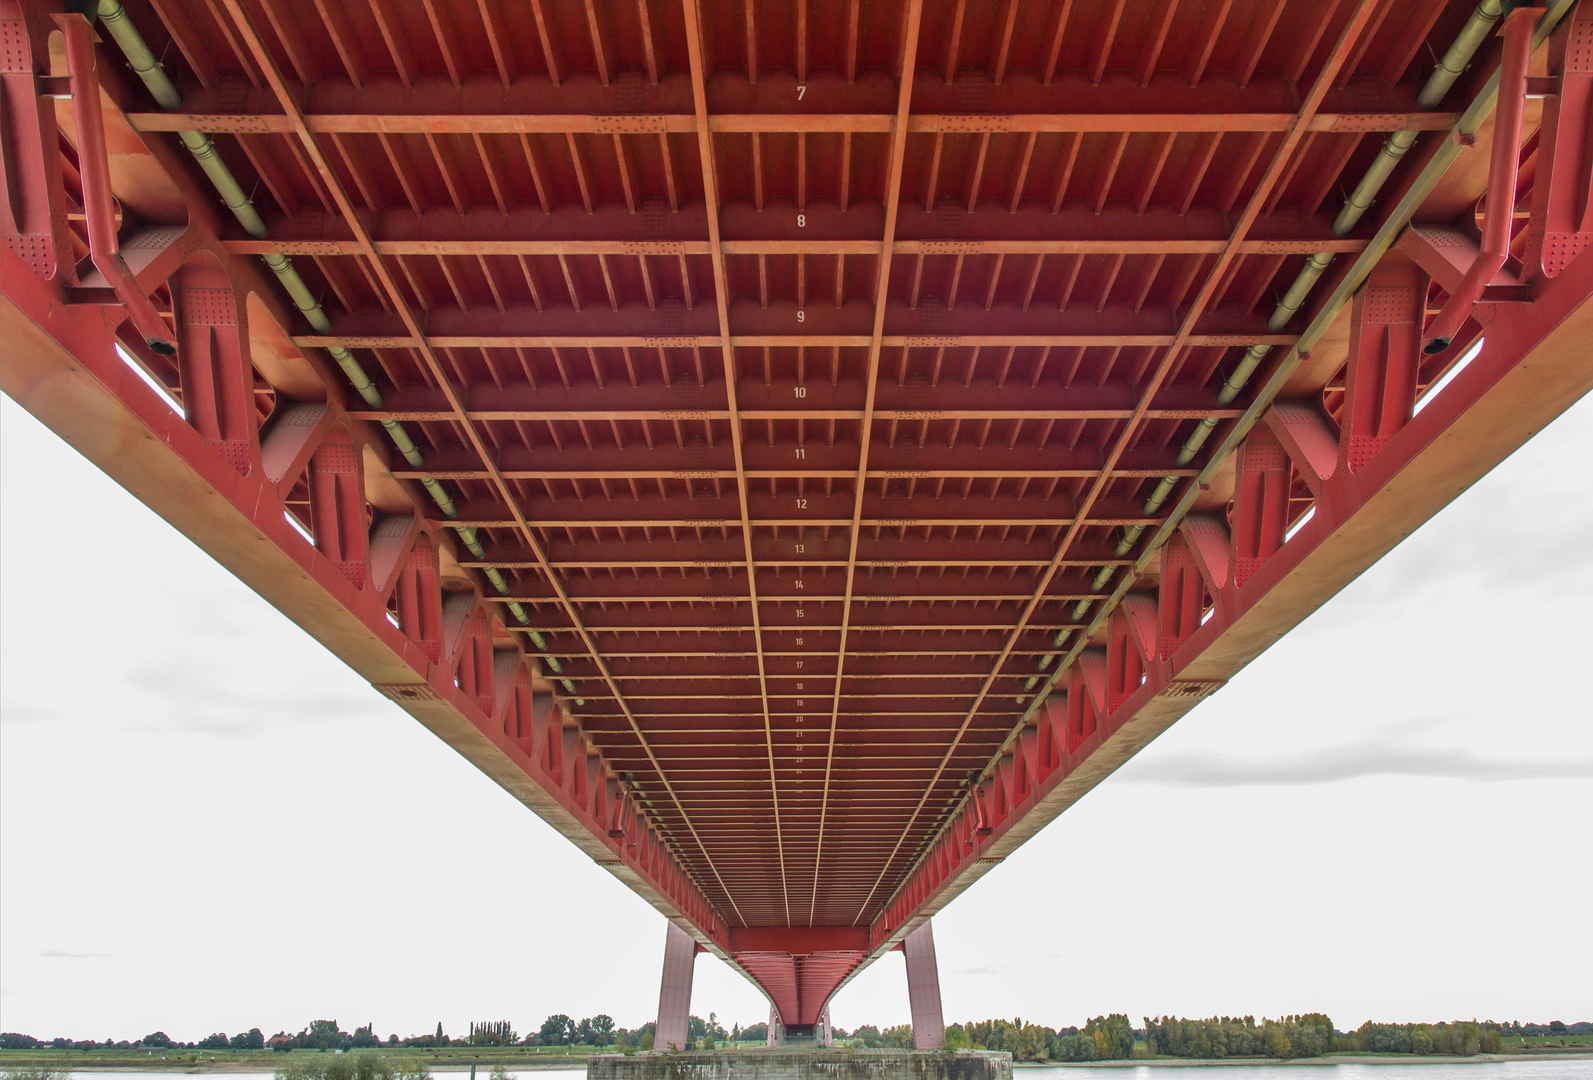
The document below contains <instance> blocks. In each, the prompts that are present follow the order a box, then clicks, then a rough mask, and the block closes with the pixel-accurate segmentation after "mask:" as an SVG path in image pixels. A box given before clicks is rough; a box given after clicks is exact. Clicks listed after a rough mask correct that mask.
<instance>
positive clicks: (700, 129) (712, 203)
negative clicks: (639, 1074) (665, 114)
mask: <svg viewBox="0 0 1593 1080" xmlns="http://www.w3.org/2000/svg"><path fill="white" fill-rule="evenodd" d="M684 12H685V20H686V50H687V54H688V56H689V57H690V61H691V93H692V104H693V105H694V107H695V110H696V113H695V117H694V119H695V121H696V123H695V128H694V130H695V131H696V132H697V133H698V134H697V150H698V161H699V162H700V163H701V167H702V185H703V199H704V201H705V202H706V203H707V207H708V249H709V256H710V258H711V260H712V262H713V275H714V304H715V306H716V307H717V309H718V313H719V327H720V339H719V349H720V355H721V358H722V362H723V364H724V376H725V400H726V405H727V416H726V419H728V420H729V421H730V446H731V450H732V452H733V454H734V457H735V475H736V500H737V508H738V509H739V510H740V514H741V550H742V557H743V565H744V566H745V568H746V579H747V581H746V585H747V596H748V600H749V603H748V613H749V614H750V616H751V618H752V633H753V641H754V642H755V645H756V652H757V657H758V683H759V689H760V695H761V700H762V705H763V732H764V746H765V756H766V759H767V761H768V766H769V798H770V800H771V802H772V806H773V810H774V840H775V854H776V858H777V860H778V863H779V868H780V894H781V898H782V900H783V902H784V906H785V921H786V925H787V926H789V925H790V924H791V891H790V887H789V886H788V885H787V883H786V865H785V832H784V830H783V829H782V828H781V825H780V783H779V773H778V769H777V767H776V762H775V750H774V732H773V727H772V723H773V722H772V719H771V717H770V712H769V682H768V678H767V674H766V673H765V671H764V658H763V614H762V612H761V610H760V607H759V603H758V567H757V563H756V562H755V560H754V558H753V547H752V517H751V508H750V504H749V501H748V497H747V495H748V492H747V468H746V461H745V457H744V454H743V451H742V425H741V416H740V411H739V408H738V406H737V391H736V354H735V349H734V347H733V346H732V345H731V342H730V286H729V283H728V282H727V280H726V276H725V258H724V252H723V250H722V249H721V247H720V239H719V193H718V179H717V177H718V170H717V169H716V168H715V166H714V151H713V140H712V137H711V134H710V132H711V128H710V126H709V119H708V76H707V73H706V72H705V71H704V70H703V58H702V23H701V15H700V13H699V12H698V10H697V4H696V0H684Z"/></svg>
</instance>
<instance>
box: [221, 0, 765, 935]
mask: <svg viewBox="0 0 1593 1080" xmlns="http://www.w3.org/2000/svg"><path fill="white" fill-rule="evenodd" d="M223 3H224V4H225V6H226V8H227V12H228V14H229V16H230V17H231V18H232V21H233V23H234V24H235V26H236V27H237V29H238V32H239V35H240V36H241V37H242V39H243V41H244V44H245V45H246V46H247V47H248V49H249V52H250V53H251V55H252V56H253V57H254V60H255V63H256V64H257V65H258V66H259V68H260V70H261V72H262V74H263V75H264V76H265V79H266V81H267V83H268V84H269V85H270V87H271V90H272V92H273V93H274V94H275V95H276V98H277V100H278V102H279V104H280V105H281V107H282V109H283V111H284V112H285V113H286V115H287V117H288V118H289V121H290V122H291V123H292V125H293V132H294V133H295V134H297V135H298V137H299V140H300V142H302V143H303V145H304V149H305V153H306V155H307V156H308V158H309V160H310V163H311V164H312V165H313V166H314V168H315V170H316V173H317V175H318V176H319V177H320V179H321V182H322V183H323V184H324V185H325V186H326V190H327V191H328V192H329V193H330V194H331V196H332V198H333V200H334V201H335V202H336V204H337V207H338V210H339V212H340V213H341V214H342V216H343V218H344V220H345V221H346V222H347V223H348V226H349V228H350V229H351V230H352V231H353V233H354V236H355V239H356V242H357V243H358V244H359V245H360V247H361V253H362V254H364V255H365V257H366V258H367V260H368V261H369V262H370V264H371V268H372V271H373V273H374V274H375V275H376V277H377V278H378V280H379V281H380V283H381V286H382V289H383V291H384V292H386V293H387V295H388V298H389V300H390V301H391V302H392V304H393V307H394V310H395V311H396V312H397V313H398V315H399V317H400V318H401V319H402V320H403V322H404V324H405V326H406V327H407V328H408V330H409V332H410V333H411V334H412V335H414V336H415V337H416V338H418V339H420V344H419V345H418V347H417V351H418V352H419V353H420V355H421V357H422V358H423V360H424V361H425V363H426V365H427V367H428V368H429V369H430V370H431V373H432V377H433V378H434V379H435V380H436V382H437V384H438V386H439V387H441V389H442V390H443V392H444V394H445V395H447V397H448V399H449V404H450V406H451V407H452V409H453V411H454V413H455V414H456V415H457V416H458V419H459V423H460V425H461V429H462V430H463V431H464V433H465V435H466V437H467V438H468V439H469V440H470V443H471V445H472V446H473V447H474V448H475V450H476V452H477V453H478V454H480V455H481V459H482V461H483V462H486V463H487V465H488V469H489V470H492V471H493V482H494V486H496V487H497V488H498V490H499V492H500V494H501V495H502V497H503V499H504V502H505V504H506V505H507V506H508V507H509V509H510V511H511V512H512V513H513V514H514V520H515V527H516V528H517V530H518V531H519V532H520V534H521V536H522V537H523V538H524V540H525V542H526V546H527V547H528V548H530V549H531V551H532V552H533V553H534V555H535V556H536V559H537V562H538V563H539V564H540V566H541V569H542V571H543V573H544V574H545V575H546V576H547V579H548V581H549V583H550V584H551V585H552V587H553V589H554V590H555V592H556V593H558V595H559V599H560V603H561V605H562V606H563V607H564V609H565V611H566V613H567V614H568V616H569V618H570V622H571V624H572V626H573V627H574V628H575V630H576V632H577V633H578V634H579V635H580V637H581V639H582V642H583V643H584V644H585V645H586V646H587V648H588V650H590V652H591V655H592V661H593V663H594V664H595V666H596V667H597V669H598V671H599V672H600V673H601V674H602V677H603V681H604V682H605V683H606V684H607V686H608V688H609V690H610V692H611V693H613V695H614V698H615V701H616V702H617V703H618V704H619V706H620V708H621V709H622V710H623V711H624V712H625V714H626V716H627V717H631V714H630V710H629V707H628V706H627V705H626V703H625V700H624V697H623V695H622V694H621V693H620V689H619V684H618V682H616V681H615V679H614V677H613V675H612V673H610V671H609V670H608V665H607V664H606V663H605V662H604V660H603V657H602V656H601V654H600V653H599V652H598V651H597V646H596V642H595V641H593V640H592V637H591V635H590V634H589V633H588V632H587V630H586V628H585V626H584V625H583V623H582V620H581V615H580V612H579V611H578V610H577V609H576V607H575V604H574V602H573V601H571V600H570V598H569V595H568V593H567V592H566V590H565V588H564V585H563V583H562V581H561V580H560V578H559V575H558V574H557V573H556V572H555V570H554V569H553V566H552V565H551V564H550V563H548V561H547V558H546V555H545V553H544V552H543V550H542V546H541V544H540V542H539V541H538V540H537V537H536V533H535V532H534V530H532V528H531V526H530V523H529V522H528V521H526V519H525V517H524V515H523V514H522V513H521V512H520V510H519V508H518V503H517V501H516V500H515V498H514V493H513V491H512V489H511V488H510V487H509V486H508V483H507V481H505V480H504V478H503V477H502V476H501V475H500V474H498V473H497V472H496V471H495V470H493V469H492V465H491V457H490V455H489V454H488V452H487V446H486V443H485V442H484V441H483V439H482V437H481V434H480V433H479V432H478V431H477V430H476V427H475V425H474V423H472V422H471V420H470V419H469V417H468V416H467V415H466V413H465V408H464V403H463V402H462V401H461V400H459V399H458V397H457V395H456V394H455V392H454V389H453V386H452V383H451V382H450V380H449V378H448V375H447V373H446V371H445V370H444V369H443V366H442V365H441V364H440V363H439V362H438V360H437V357H436V354H435V353H434V352H433V351H432V348H431V346H430V344H429V343H427V342H426V340H425V332H424V329H423V328H422V326H421V324H420V322H419V320H417V319H416V318H415V315H414V313H413V312H412V311H411V310H410V308H409V302H408V300H407V299H406V298H405V296H404V294H403V290H401V289H400V288H399V287H398V283H397V282H396V281H395V280H394V279H393V277H392V275H391V274H390V273H389V272H388V270H387V268H386V266H385V264H384V263H383V261H382V258H381V256H380V255H378V254H377V251H376V247H375V244H374V242H373V241H372V238H371V235H370V233H369V231H368V230H367V229H366V228H365V225H364V222H363V221H362V220H361V219H360V217H359V214H358V212H357V211H356V210H355V208H354V205H353V202H352V201H351V200H350V199H349V197H348V193H347V191H345V190H344V188H343V184H342V181H341V179H339V177H338V176H337V173H336V172H335V171H334V170H333V169H332V167H331V163H330V162H328V161H327V159H326V157H325V155H324V154H323V153H322V152H321V148H320V146H319V145H318V144H317V143H316V140H315V134H314V132H312V131H311V129H310V127H309V124H308V123H307V122H306V119H305V114H304V112H303V111H302V110H301V109H300V108H299V105H298V103H297V101H295V100H294V98H293V96H292V94H291V92H290V91H289V89H288V86H287V83H286V82H285V80H284V79H283V76H282V72H281V71H280V70H279V69H278V68H277V66H276V61H275V60H274V59H273V58H272V56H271V54H270V52H269V51H268V50H267V49H266V46H265V42H264V41H263V40H262V38H261V37H260V32H259V30H258V29H257V28H256V27H255V25H254V21H253V19H252V18H251V17H250V16H249V14H248V12H246V11H245V10H244V8H243V5H242V3H241V2H240V0H223ZM631 724H632V727H633V728H634V730H635V732H636V738H637V740H638V741H639V742H640V744H641V746H642V749H643V750H644V752H646V753H647V756H648V758H649V760H651V761H653V763H654V765H655V767H656V768H657V770H658V776H659V781H660V782H661V783H662V784H663V786H664V789H665V790H666V791H667V792H668V793H669V796H670V798H671V799H672V800H673V801H674V802H675V805H676V808H677V809H678V810H679V811H680V815H681V820H682V821H683V822H684V823H685V825H686V828H687V830H688V831H690V832H691V834H692V838H693V839H694V840H695V841H696V842H697V845H698V847H699V848H700V849H701V850H702V852H703V858H704V861H705V862H706V863H707V865H708V868H709V869H710V870H711V871H713V873H714V875H715V877H716V878H717V877H718V874H719V871H718V869H717V867H716V866H715V865H714V862H713V859H712V858H711V857H710V856H709V855H708V851H707V848H706V846H705V845H704V844H703V842H702V838H701V837H700V836H699V835H698V833H697V829H696V827H695V826H694V825H693V823H692V820H691V817H690V816H689V815H687V814H686V812H685V810H684V808H683V807H681V805H680V799H679V797H678V795H676V793H675V791H674V788H673V787H672V786H671V784H670V780H669V777H668V775H667V774H666V773H665V772H664V770H663V767H662V765H661V764H660V763H659V762H658V761H657V759H656V757H655V756H654V754H653V750H652V748H651V746H650V745H649V744H648V742H647V738H646V736H645V735H644V734H643V732H642V729H641V726H640V724H638V723H637V722H636V721H635V719H634V717H631ZM682 869H683V870H684V869H685V864H684V862H683V863H682ZM686 872H688V873H689V872H690V871H689V870H687V871H686ZM720 888H721V889H722V890H723V891H724V892H725V895H726V897H727V898H729V900H730V903H731V906H732V907H735V898H734V897H733V896H732V895H731V894H730V892H729V890H728V889H727V888H725V886H724V883H723V881H721V882H720ZM737 914H738V918H739V912H738V913H737Z"/></svg>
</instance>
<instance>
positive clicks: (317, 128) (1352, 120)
mask: <svg viewBox="0 0 1593 1080" xmlns="http://www.w3.org/2000/svg"><path fill="white" fill-rule="evenodd" d="M1294 116H1295V114H1292V113H1287V112H1264V113H1263V112H1257V113H1227V114H1223V115H1218V114H1213V113H1168V112H1162V113H1139V112H1135V113H1109V112H1100V113H1031V114H1021V113H1020V114H1015V115H1012V116H982V115H963V114H936V113H919V114H917V115H915V116H913V117H912V119H911V121H910V127H909V129H908V130H909V131H910V132H911V133H912V134H921V133H929V134H934V133H939V132H946V133H951V134H957V135H974V134H984V133H986V132H989V133H1005V132H1014V131H1016V132H1030V131H1033V132H1111V133H1114V134H1115V133H1119V132H1149V133H1159V132H1168V131H1200V132H1275V131H1285V130H1287V129H1288V128H1289V126H1290V124H1291V122H1292V121H1293V120H1294ZM127 119H128V121H129V122H130V123H131V124H132V127H133V130H134V131H139V132H162V131H203V132H206V133H209V134H213V135H225V134H248V135H294V134H297V133H298V128H297V126H296V121H294V119H293V117H292V116H291V115H280V114H279V115H271V114H268V115H265V116H261V115H258V114H254V113H218V112H189V111H182V110H179V111H177V112H158V113H144V112H140V113H130V114H128V117H127ZM305 119H306V121H307V123H308V125H309V128H310V130H311V131H312V132H314V133H316V134H318V135H358V134H362V133H363V134H381V135H402V134H413V135H422V134H431V135H439V134H474V133H479V134H484V135H485V134H493V135H520V134H525V135H534V134H547V135H564V134H575V135H581V134H586V135H656V134H666V133H667V134H682V135H690V134H699V133H701V132H703V131H707V132H709V133H710V134H720V133H725V134H745V133H748V132H754V131H756V132H759V133H763V134H796V133H806V134H823V133H835V132H853V133H856V134H867V133H884V132H889V131H893V130H895V128H894V127H893V123H894V117H892V116H891V115H889V114H878V113H876V114H867V113H862V114H853V113H838V114H824V113H807V114H804V113H719V114H716V115H714V116H712V117H709V119H708V122H707V123H706V125H705V124H704V123H703V121H702V120H701V119H700V118H698V117H694V116H691V115H683V114H679V113H674V114H668V115H663V116H638V115H613V116H594V115H589V114H582V113H570V114H565V115H558V114H553V113H526V114H507V113H478V114H465V113H322V112H315V113H307V114H306V116H305ZM1453 120H1454V116H1453V114H1450V115H1448V116H1446V115H1445V114H1442V113H1430V112H1413V113H1405V114H1399V113H1395V114H1389V113H1355V112H1343V113H1323V114H1321V115H1318V116H1315V117H1313V119H1312V122H1311V126H1310V128H1308V129H1307V130H1309V131H1314V132H1328V133H1335V132H1364V131H1371V130H1382V129H1384V128H1389V127H1398V128H1403V129H1417V130H1425V131H1431V130H1436V129H1438V128H1441V127H1447V126H1448V124H1449V123H1451V122H1453ZM1374 124H1375V125H1378V126H1377V127H1376V128H1375V129H1374V127H1373V125H1374Z"/></svg>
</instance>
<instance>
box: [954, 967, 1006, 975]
mask: <svg viewBox="0 0 1593 1080" xmlns="http://www.w3.org/2000/svg"><path fill="white" fill-rule="evenodd" d="M947 974H950V975H1005V974H1006V972H1005V971H1003V970H1002V969H1001V968H993V967H968V968H958V969H957V970H955V971H951V972H948V973H947Z"/></svg>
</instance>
